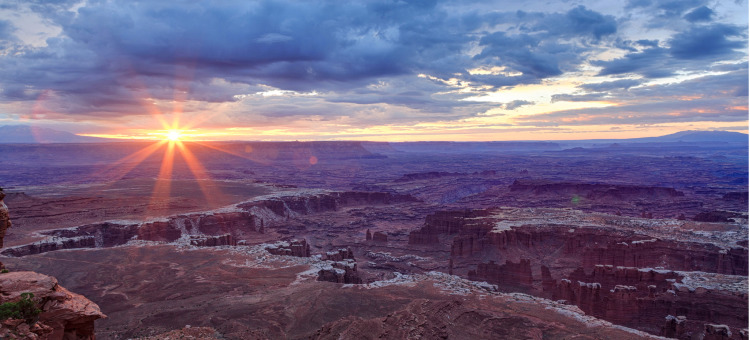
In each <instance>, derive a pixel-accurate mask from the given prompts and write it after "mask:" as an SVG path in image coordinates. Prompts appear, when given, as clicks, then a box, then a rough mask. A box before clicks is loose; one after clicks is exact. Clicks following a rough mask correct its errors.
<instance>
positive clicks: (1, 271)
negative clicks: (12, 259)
mask: <svg viewBox="0 0 750 340" xmlns="http://www.w3.org/2000/svg"><path fill="white" fill-rule="evenodd" d="M5 273H10V270H7V269H3V270H0V274H5Z"/></svg>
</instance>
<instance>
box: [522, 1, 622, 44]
mask: <svg viewBox="0 0 750 340" xmlns="http://www.w3.org/2000/svg"><path fill="white" fill-rule="evenodd" d="M534 29H535V30H545V31H548V32H550V33H553V34H555V35H557V36H560V37H565V36H581V35H591V36H592V37H593V38H595V39H597V40H598V39H601V38H602V37H603V36H606V35H610V34H613V33H615V32H617V22H616V21H615V17H613V16H611V15H602V14H600V13H598V12H595V11H592V10H589V9H586V7H583V6H578V7H576V8H573V9H571V10H570V11H568V12H567V13H565V14H551V15H548V16H547V17H545V18H544V20H541V21H540V22H539V23H537V25H536V26H534Z"/></svg>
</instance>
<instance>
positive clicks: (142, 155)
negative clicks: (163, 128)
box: [93, 140, 167, 181]
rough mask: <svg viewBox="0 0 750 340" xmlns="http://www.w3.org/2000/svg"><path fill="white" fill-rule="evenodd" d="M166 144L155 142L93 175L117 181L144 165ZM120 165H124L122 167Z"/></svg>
mask: <svg viewBox="0 0 750 340" xmlns="http://www.w3.org/2000/svg"><path fill="white" fill-rule="evenodd" d="M165 143H167V141H166V140H163V141H158V142H155V143H153V144H151V145H149V146H146V147H144V148H142V149H140V150H138V151H136V152H134V153H132V154H130V155H128V156H125V157H123V158H121V159H119V160H117V161H115V162H113V163H112V165H110V166H109V167H107V168H104V169H102V170H100V171H98V172H96V173H94V174H93V176H94V177H97V178H99V179H100V180H106V181H117V180H120V179H122V178H123V177H125V175H127V174H128V173H130V171H132V170H133V169H135V167H137V166H138V165H140V164H141V163H143V161H145V160H146V158H148V157H149V156H151V155H152V154H153V153H154V152H156V151H157V150H159V148H161V147H162V146H163V145H164V144H165ZM120 165H124V166H122V167H120Z"/></svg>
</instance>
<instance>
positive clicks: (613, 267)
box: [410, 210, 748, 336]
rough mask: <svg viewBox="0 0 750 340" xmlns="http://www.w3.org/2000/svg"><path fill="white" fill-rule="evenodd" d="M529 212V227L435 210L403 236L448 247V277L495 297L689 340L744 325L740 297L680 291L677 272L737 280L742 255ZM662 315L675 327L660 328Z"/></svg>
mask: <svg viewBox="0 0 750 340" xmlns="http://www.w3.org/2000/svg"><path fill="white" fill-rule="evenodd" d="M529 213H531V214H532V215H531V217H530V219H529V220H521V221H520V222H511V221H507V222H506V221H503V220H502V217H501V216H503V215H498V214H497V213H492V210H487V211H483V210H473V211H468V210H464V211H449V212H437V213H435V214H433V215H430V216H429V218H428V219H427V220H426V221H425V225H424V226H423V227H422V228H420V229H419V230H415V231H414V232H412V234H411V235H410V243H413V244H436V245H439V246H442V244H444V243H447V242H450V244H451V257H450V259H449V261H448V262H447V263H446V264H447V265H448V269H447V270H449V271H451V272H452V273H454V274H457V275H461V276H464V277H467V278H469V279H471V280H476V281H486V282H489V283H492V284H496V285H497V286H498V289H499V290H500V291H514V292H525V293H529V294H533V295H537V296H542V297H546V298H551V299H554V300H564V301H566V302H567V303H569V304H573V305H576V306H578V307H579V308H580V309H581V310H583V311H584V312H585V313H587V314H590V315H593V316H595V317H598V318H601V319H604V320H607V321H610V322H613V323H616V324H620V325H625V326H628V327H635V328H637V329H640V330H644V331H648V332H650V333H652V334H666V333H667V332H669V333H670V334H678V333H680V334H683V335H684V336H692V335H696V334H702V332H703V325H704V324H705V323H708V322H710V323H719V324H726V325H728V326H729V327H730V328H731V329H737V328H741V327H742V325H744V324H745V323H747V315H746V314H743V313H737V310H745V309H747V292H741V291H737V290H736V288H731V287H732V286H731V285H727V286H716V287H715V288H705V286H703V287H700V286H697V287H693V286H690V288H688V286H686V285H684V284H682V282H683V279H685V275H688V274H685V273H686V272H687V273H691V272H698V273H716V274H710V275H714V276H716V277H720V278H724V279H727V278H728V280H729V281H733V280H734V281H736V280H738V278H742V277H743V276H746V275H747V261H748V254H747V249H746V248H744V247H742V246H740V247H737V246H732V245H731V243H728V242H726V243H723V244H721V243H718V244H714V243H711V242H705V241H704V242H697V241H695V240H692V239H685V238H668V237H665V238H663V239H662V238H656V237H653V236H647V235H644V234H640V233H639V232H638V231H635V230H633V229H625V228H612V227H599V226H596V225H590V226H589V225H581V224H574V223H575V222H573V223H571V224H560V222H557V223H554V222H549V220H545V219H544V218H543V217H538V216H539V215H534V212H533V211H531V210H529ZM602 218H610V217H602ZM523 221H531V222H523ZM571 221H575V220H574V219H573V220H571ZM563 223H566V222H563ZM618 223H619V222H618ZM625 223H628V222H627V221H625ZM644 223H646V225H649V223H651V222H644ZM660 223H661V222H660ZM654 268H656V269H654ZM705 275H708V274H705ZM725 275H726V276H725ZM717 280H719V279H717ZM745 280H746V279H745ZM700 282H703V281H700ZM745 282H746V281H745ZM745 285H746V283H745ZM709 296H710V298H709ZM698 306H701V307H698ZM709 311H710V313H709ZM669 315H672V316H675V317H676V316H682V317H684V320H683V321H681V323H680V324H679V327H678V325H677V321H674V320H673V322H674V323H675V324H672V325H671V326H669V327H667V326H665V318H666V317H667V316H669ZM675 320H676V319H675ZM670 322H671V321H670ZM670 327H671V328H670ZM735 333H736V332H735Z"/></svg>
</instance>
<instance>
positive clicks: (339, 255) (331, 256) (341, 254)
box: [323, 247, 354, 261]
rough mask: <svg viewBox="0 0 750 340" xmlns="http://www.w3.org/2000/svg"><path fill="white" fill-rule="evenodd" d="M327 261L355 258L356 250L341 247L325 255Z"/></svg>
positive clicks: (324, 258)
mask: <svg viewBox="0 0 750 340" xmlns="http://www.w3.org/2000/svg"><path fill="white" fill-rule="evenodd" d="M323 260H325V261H344V260H354V252H352V249H351V248H349V247H346V248H341V249H338V250H335V251H329V252H327V253H325V254H324V255H323Z"/></svg>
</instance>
